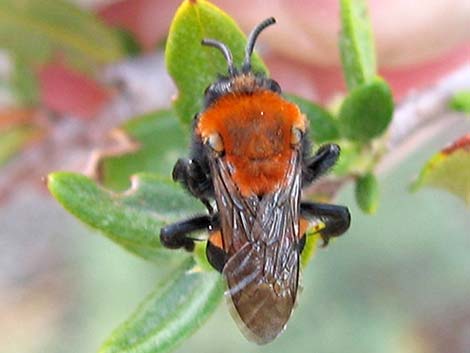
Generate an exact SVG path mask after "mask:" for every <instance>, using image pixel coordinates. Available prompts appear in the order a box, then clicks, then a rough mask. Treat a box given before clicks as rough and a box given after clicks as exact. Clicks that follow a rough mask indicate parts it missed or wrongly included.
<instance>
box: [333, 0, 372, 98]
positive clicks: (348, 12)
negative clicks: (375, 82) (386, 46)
mask: <svg viewBox="0 0 470 353" xmlns="http://www.w3.org/2000/svg"><path fill="white" fill-rule="evenodd" d="M339 44H340V52H341V60H342V63H343V72H344V76H345V79H346V83H347V85H348V88H349V89H353V88H355V87H356V86H358V85H360V84H363V83H367V82H370V81H371V80H372V79H373V78H374V77H375V74H376V62H375V48H374V39H373V36H372V29H371V24H370V20H369V17H368V15H367V6H366V1H365V0H341V34H340V42H339Z"/></svg>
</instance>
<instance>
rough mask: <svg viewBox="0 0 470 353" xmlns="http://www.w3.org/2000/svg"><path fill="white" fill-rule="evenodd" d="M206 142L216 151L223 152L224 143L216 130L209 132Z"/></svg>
mask: <svg viewBox="0 0 470 353" xmlns="http://www.w3.org/2000/svg"><path fill="white" fill-rule="evenodd" d="M206 143H207V144H208V145H209V146H210V147H211V148H212V149H213V150H214V151H216V152H219V153H220V152H223V150H224V143H223V142H222V138H221V137H220V135H219V134H218V133H216V132H214V133H212V134H210V135H209V136H208V137H207V139H206Z"/></svg>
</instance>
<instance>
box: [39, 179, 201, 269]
mask: <svg viewBox="0 0 470 353" xmlns="http://www.w3.org/2000/svg"><path fill="white" fill-rule="evenodd" d="M48 187H49V190H50V192H51V193H52V195H53V196H54V197H55V198H56V199H57V200H58V201H59V202H60V203H61V204H62V206H63V207H64V208H65V209H66V210H68V211H69V212H70V213H72V214H73V215H74V216H75V217H77V218H78V219H80V220H81V221H82V222H84V223H86V224H87V225H89V226H90V227H92V228H94V229H97V230H99V231H101V232H102V233H103V234H104V235H105V236H107V237H108V238H109V239H111V240H113V241H114V242H116V243H118V244H119V245H121V246H122V247H124V248H126V249H128V250H129V251H131V252H133V253H135V254H137V255H139V256H141V257H143V258H146V259H150V260H158V259H161V258H162V257H166V256H167V255H169V253H170V252H169V251H168V250H166V249H164V248H162V247H161V245H160V239H159V235H160V228H161V227H162V226H164V225H166V224H168V223H170V222H174V221H177V220H181V219H184V218H187V217H188V216H190V215H194V214H196V213H198V212H203V208H202V207H201V204H200V203H199V202H197V200H196V199H194V198H192V197H190V196H189V195H187V194H186V193H185V192H184V191H183V190H181V189H180V188H178V187H177V186H176V185H175V183H173V182H171V181H169V180H167V179H163V178H161V177H158V176H155V175H150V174H138V175H136V176H134V177H133V178H132V186H131V188H130V189H129V190H127V191H125V192H122V193H115V192H112V191H109V190H106V189H104V188H102V187H100V186H98V185H97V184H96V183H95V182H94V181H92V180H91V179H89V178H87V177H86V176H83V175H80V174H75V173H69V172H56V173H52V174H50V175H49V176H48Z"/></svg>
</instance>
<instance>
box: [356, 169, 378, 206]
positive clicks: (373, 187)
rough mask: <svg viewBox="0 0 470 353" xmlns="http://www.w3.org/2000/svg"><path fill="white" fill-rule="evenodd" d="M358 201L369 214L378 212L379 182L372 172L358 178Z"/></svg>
mask: <svg viewBox="0 0 470 353" xmlns="http://www.w3.org/2000/svg"><path fill="white" fill-rule="evenodd" d="M355 194H356V202H357V204H358V205H359V207H360V209H361V210H362V211H363V212H365V213H367V214H374V213H375V212H377V208H378V206H379V183H378V181H377V178H376V177H375V175H374V174H372V173H367V174H365V175H363V176H361V177H359V178H358V179H357V180H356V189H355Z"/></svg>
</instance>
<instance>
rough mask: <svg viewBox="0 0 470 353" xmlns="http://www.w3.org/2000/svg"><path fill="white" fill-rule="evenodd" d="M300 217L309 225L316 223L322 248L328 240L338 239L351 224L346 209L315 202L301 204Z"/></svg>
mask: <svg viewBox="0 0 470 353" xmlns="http://www.w3.org/2000/svg"><path fill="white" fill-rule="evenodd" d="M300 215H301V217H302V218H304V219H306V220H307V221H308V222H310V223H317V225H318V227H319V230H318V232H319V234H320V236H321V237H322V239H323V246H327V245H328V242H329V241H330V238H333V237H339V236H340V235H342V234H343V233H344V232H346V231H347V230H348V228H349V225H350V223H351V215H350V213H349V210H348V208H347V207H344V206H338V205H329V204H324V203H315V202H302V203H301V204H300Z"/></svg>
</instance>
